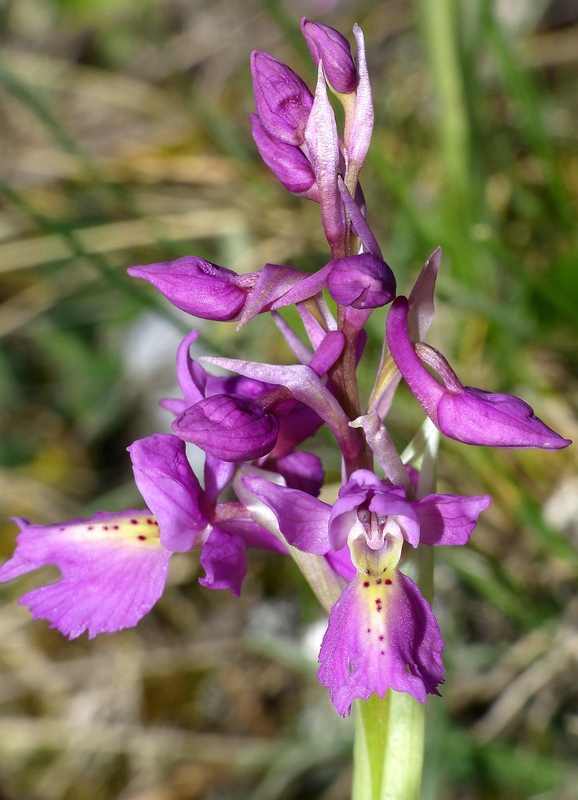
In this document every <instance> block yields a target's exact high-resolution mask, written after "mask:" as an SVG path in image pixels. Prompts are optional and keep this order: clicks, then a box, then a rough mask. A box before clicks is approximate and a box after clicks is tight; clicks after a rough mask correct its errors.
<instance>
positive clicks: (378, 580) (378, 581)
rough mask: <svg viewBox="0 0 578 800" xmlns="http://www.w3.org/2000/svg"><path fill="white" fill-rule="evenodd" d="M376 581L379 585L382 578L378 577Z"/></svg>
mask: <svg viewBox="0 0 578 800" xmlns="http://www.w3.org/2000/svg"><path fill="white" fill-rule="evenodd" d="M375 582H376V583H377V585H378V586H379V584H380V583H381V578H378V579H377V580H376V581H375Z"/></svg>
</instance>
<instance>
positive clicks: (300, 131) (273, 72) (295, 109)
mask: <svg viewBox="0 0 578 800" xmlns="http://www.w3.org/2000/svg"><path fill="white" fill-rule="evenodd" d="M251 72H252V75H253V89H254V93H255V106H256V108H257V114H258V115H259V120H260V121H261V124H262V125H263V127H264V128H265V130H266V131H267V132H268V133H269V134H270V135H271V136H273V137H275V138H276V139H280V140H281V141H282V142H285V143H286V144H290V145H294V146H296V147H299V146H300V145H302V144H303V142H304V141H305V126H306V125H307V119H308V117H309V112H310V111H311V107H312V105H313V95H312V94H311V92H310V91H309V89H308V88H307V86H306V85H305V83H304V82H303V81H302V80H301V78H300V77H299V76H298V75H297V74H296V73H295V72H293V70H292V69H290V68H289V67H288V66H287V65H286V64H283V62H281V61H278V60H277V59H276V58H273V56H270V55H269V54H268V53H263V52H261V51H260V50H255V51H254V52H253V53H252V54H251Z"/></svg>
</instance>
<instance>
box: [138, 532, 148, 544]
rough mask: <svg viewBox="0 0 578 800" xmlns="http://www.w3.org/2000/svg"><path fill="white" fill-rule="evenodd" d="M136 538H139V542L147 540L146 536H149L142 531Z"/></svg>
mask: <svg viewBox="0 0 578 800" xmlns="http://www.w3.org/2000/svg"><path fill="white" fill-rule="evenodd" d="M136 538H137V539H138V540H139V542H146V538H147V537H146V536H143V535H142V533H141V535H140V536H137V537H136Z"/></svg>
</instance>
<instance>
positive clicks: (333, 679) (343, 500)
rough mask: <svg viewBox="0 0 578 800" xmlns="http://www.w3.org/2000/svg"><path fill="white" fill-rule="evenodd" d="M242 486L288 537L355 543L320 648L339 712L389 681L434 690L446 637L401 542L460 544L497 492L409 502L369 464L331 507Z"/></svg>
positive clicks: (330, 545)
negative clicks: (407, 568) (402, 567)
mask: <svg viewBox="0 0 578 800" xmlns="http://www.w3.org/2000/svg"><path fill="white" fill-rule="evenodd" d="M243 484H244V486H245V488H246V489H247V490H248V491H250V492H251V493H252V494H253V495H254V496H255V497H257V498H258V499H259V500H260V501H261V502H262V503H263V504H264V505H265V506H267V507H268V508H270V509H271V511H273V513H274V515H275V517H276V519H277V522H278V525H279V528H280V530H281V532H282V533H283V535H284V536H285V539H286V540H287V542H288V543H289V544H290V545H292V546H294V547H296V548H298V549H299V550H303V551H304V552H307V553H315V554H319V555H326V554H328V553H330V552H333V553H340V552H342V550H343V548H344V547H345V545H349V549H350V552H351V560H352V562H353V564H354V566H355V568H356V570H357V571H356V574H355V575H354V576H353V578H352V579H351V581H350V582H349V583H348V585H347V586H346V587H345V589H344V591H343V594H342V595H341V597H340V598H339V600H338V601H337V603H336V604H335V605H334V607H333V609H332V611H331V615H330V617H329V623H328V627H327V632H326V634H325V637H324V639H323V644H322V646H321V652H320V654H319V661H320V664H321V666H320V669H319V673H318V677H319V680H320V682H321V683H322V684H323V685H324V686H326V687H327V689H329V693H330V695H331V700H332V702H333V704H334V705H335V707H336V709H337V711H338V712H339V713H340V714H342V715H343V714H347V713H348V712H349V709H350V707H351V704H352V702H353V701H354V700H355V699H362V700H367V699H368V698H369V697H370V696H371V695H372V694H373V693H374V692H376V693H377V694H378V695H379V696H380V697H383V696H384V695H385V693H386V691H387V690H388V689H389V688H391V689H395V690H396V691H400V692H408V693H409V694H411V695H412V696H413V697H415V698H416V699H417V700H418V701H419V702H421V703H423V702H425V699H426V696H427V694H438V690H437V687H438V685H439V684H440V683H442V682H443V673H444V669H443V666H442V661H441V655H440V654H441V651H442V648H443V641H442V638H441V635H440V632H439V628H438V625H437V622H436V619H435V617H434V615H433V613H432V611H431V608H430V607H429V605H428V603H427V601H426V600H425V599H424V598H423V597H422V595H421V593H420V590H419V589H418V587H417V586H416V584H415V583H414V582H413V581H412V580H411V579H410V578H408V577H407V575H404V574H403V573H402V572H401V571H399V570H398V564H399V561H400V558H401V555H402V547H403V544H404V542H407V543H408V544H410V545H411V546H412V547H417V546H418V545H419V544H427V545H460V544H464V543H465V542H466V541H467V540H468V538H469V535H470V533H471V531H472V530H473V528H474V527H475V525H476V521H477V518H478V516H479V514H480V513H481V512H482V511H483V510H484V509H485V508H487V507H488V506H489V504H490V502H491V498H490V497H489V496H487V495H481V496H477V497H459V496H455V495H441V494H431V495H428V496H427V497H424V498H423V499H422V500H409V499H407V498H406V494H405V490H404V489H403V488H402V487H400V486H393V485H391V484H389V483H388V482H387V481H383V480H380V479H379V478H378V477H377V476H376V475H374V474H373V473H372V472H369V471H368V470H357V471H356V472H354V473H353V474H352V476H351V478H350V479H349V481H348V483H347V484H346V485H345V486H343V487H342V488H341V489H340V491H339V498H338V500H337V501H336V503H335V505H334V506H333V508H332V507H331V506H329V505H327V504H326V503H323V502H321V501H320V500H317V499H315V498H313V497H311V496H309V495H306V494H304V493H303V492H299V491H297V490H294V489H288V488H286V487H283V486H278V485H276V484H273V483H271V482H269V481H268V480H266V479H265V478H260V477H245V478H243ZM341 574H343V573H341Z"/></svg>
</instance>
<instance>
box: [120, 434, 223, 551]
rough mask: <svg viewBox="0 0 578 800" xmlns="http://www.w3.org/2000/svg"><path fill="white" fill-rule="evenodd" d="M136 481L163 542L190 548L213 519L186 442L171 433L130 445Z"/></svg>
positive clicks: (173, 547) (175, 548)
mask: <svg viewBox="0 0 578 800" xmlns="http://www.w3.org/2000/svg"><path fill="white" fill-rule="evenodd" d="M127 450H128V451H129V453H130V458H131V461H132V467H133V472H134V478H135V481H136V485H137V486H138V488H139V491H140V493H141V494H142V496H143V498H144V501H145V503H146V504H147V506H148V507H149V508H150V509H151V511H152V513H153V515H154V517H155V518H156V520H157V522H158V524H159V526H160V529H161V544H162V545H163V546H164V547H166V548H167V550H170V551H172V552H180V553H182V552H186V551H187V550H190V549H191V548H192V547H193V546H194V545H195V542H196V539H197V536H198V535H199V534H200V533H201V532H202V531H204V530H205V528H206V527H207V524H208V522H209V518H208V515H207V509H206V506H205V500H204V497H203V491H202V489H201V486H200V484H199V481H198V479H197V476H196V475H195V474H194V472H193V470H192V469H191V466H190V464H189V462H188V460H187V455H186V452H185V443H184V442H183V441H182V440H181V439H179V438H178V437H176V436H171V435H170V434H167V433H155V434H153V435H152V436H147V437H146V438H145V439H137V441H136V442H133V444H131V445H130V447H127Z"/></svg>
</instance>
